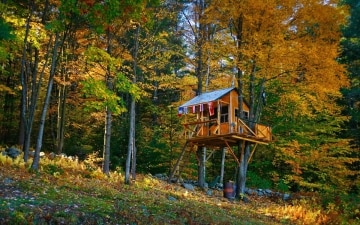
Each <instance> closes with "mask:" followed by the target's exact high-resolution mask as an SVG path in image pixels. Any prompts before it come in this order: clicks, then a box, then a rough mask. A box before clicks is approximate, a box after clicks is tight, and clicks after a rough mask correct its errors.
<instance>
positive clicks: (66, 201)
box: [0, 155, 331, 224]
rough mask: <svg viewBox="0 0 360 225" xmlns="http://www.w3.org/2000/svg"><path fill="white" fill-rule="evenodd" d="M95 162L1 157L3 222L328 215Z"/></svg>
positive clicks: (310, 220)
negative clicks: (133, 175) (109, 169)
mask: <svg viewBox="0 0 360 225" xmlns="http://www.w3.org/2000/svg"><path fill="white" fill-rule="evenodd" d="M94 165H95V164H94V163H92V162H91V161H85V162H82V163H80V162H76V161H72V160H69V159H63V158H60V159H56V160H49V159H47V158H45V159H42V166H41V170H40V171H38V172H31V171H28V169H27V168H28V167H29V166H28V165H26V164H24V163H22V162H21V160H20V159H18V160H15V161H13V160H12V159H10V158H7V157H5V156H2V155H1V156H0V224H314V223H320V222H324V223H326V221H328V220H329V219H331V218H330V217H329V215H325V214H322V211H321V210H318V209H316V208H314V207H313V208H307V207H310V203H311V202H307V201H305V200H304V201H296V202H294V201H293V202H292V203H291V202H283V201H282V200H280V199H268V198H260V197H255V196H249V199H250V202H248V203H244V202H239V201H233V202H231V201H229V200H227V199H225V198H223V194H222V192H221V191H219V190H212V194H211V195H208V194H207V193H206V192H205V191H203V190H200V189H197V190H195V191H193V192H191V191H187V190H186V189H184V188H183V187H181V186H180V185H179V184H169V183H167V182H165V181H161V180H158V179H156V178H154V177H152V176H151V175H139V176H138V178H137V180H136V181H133V182H132V184H131V185H125V184H124V183H123V180H124V179H123V176H122V175H121V174H120V173H117V172H113V173H112V174H111V176H110V177H109V178H108V177H105V176H104V175H103V174H102V173H101V171H100V170H99V169H96V168H95V167H94Z"/></svg>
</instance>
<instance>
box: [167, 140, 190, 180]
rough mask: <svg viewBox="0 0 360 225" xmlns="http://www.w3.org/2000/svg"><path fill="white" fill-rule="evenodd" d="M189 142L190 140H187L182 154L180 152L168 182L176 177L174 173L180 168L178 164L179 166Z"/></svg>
mask: <svg viewBox="0 0 360 225" xmlns="http://www.w3.org/2000/svg"><path fill="white" fill-rule="evenodd" d="M188 143H189V142H186V143H185V145H184V147H183V149H182V151H181V154H180V156H179V158H178V160H177V161H176V164H175V166H174V168H173V170H172V171H171V174H170V176H169V180H168V182H171V179H172V178H173V177H174V174H175V172H176V169H177V168H178V166H179V164H180V161H181V160H182V158H183V157H184V154H185V151H186V147H187V145H188Z"/></svg>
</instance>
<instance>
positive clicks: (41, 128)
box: [31, 33, 60, 171]
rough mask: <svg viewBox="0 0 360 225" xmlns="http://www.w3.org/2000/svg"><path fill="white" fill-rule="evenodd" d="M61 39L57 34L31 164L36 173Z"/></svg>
mask: <svg viewBox="0 0 360 225" xmlns="http://www.w3.org/2000/svg"><path fill="white" fill-rule="evenodd" d="M50 39H51V38H50ZM59 39H60V37H59V33H56V35H55V42H54V49H53V53H52V60H51V69H50V76H49V82H48V87H47V91H46V96H45V101H44V106H43V109H42V113H41V118H40V125H39V133H38V138H37V142H36V148H35V153H34V160H33V163H32V164H31V169H33V170H35V171H37V170H38V169H39V162H40V150H41V147H42V141H43V135H44V127H45V119H46V114H47V110H48V108H49V104H50V97H51V91H52V87H53V84H54V76H55V69H56V64H57V58H58V57H57V56H58V49H59V45H60V40H59Z"/></svg>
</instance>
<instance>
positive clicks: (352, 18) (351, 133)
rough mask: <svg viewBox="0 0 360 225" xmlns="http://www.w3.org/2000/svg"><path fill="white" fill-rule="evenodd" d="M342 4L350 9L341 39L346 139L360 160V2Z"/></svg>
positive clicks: (353, 166) (355, 178) (356, 188)
mask: <svg viewBox="0 0 360 225" xmlns="http://www.w3.org/2000/svg"><path fill="white" fill-rule="evenodd" d="M342 4H344V5H346V6H348V7H349V9H350V14H349V17H348V23H347V24H346V26H344V27H343V29H342V35H343V38H342V39H341V47H342V52H341V56H340V61H341V63H344V64H345V65H346V66H347V71H348V76H349V79H350V87H349V88H346V89H344V90H343V94H344V97H345V101H344V102H343V104H344V106H345V110H344V113H345V115H349V116H350V120H349V122H348V123H346V126H345V128H346V131H347V132H346V134H345V135H344V137H349V138H351V140H352V141H351V147H352V148H353V149H354V151H353V152H352V157H354V158H357V159H360V155H359V151H356V150H355V149H357V148H358V147H359V146H360V133H359V127H360V2H359V1H358V0H344V1H342ZM349 167H350V169H351V170H352V171H360V162H359V160H358V161H357V162H353V163H351V164H350V165H349ZM359 176H360V175H359V173H357V174H354V175H353V176H352V177H351V178H352V180H353V181H354V182H353V185H352V186H353V189H354V191H359V190H360V184H359V182H357V181H358V180H359Z"/></svg>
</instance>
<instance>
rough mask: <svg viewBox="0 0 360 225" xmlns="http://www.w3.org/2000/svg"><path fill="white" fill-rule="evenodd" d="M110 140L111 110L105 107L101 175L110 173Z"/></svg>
mask: <svg viewBox="0 0 360 225" xmlns="http://www.w3.org/2000/svg"><path fill="white" fill-rule="evenodd" d="M110 140H111V110H109V108H108V107H106V117H105V132H104V150H103V168H102V170H103V173H104V174H106V175H107V176H109V173H110Z"/></svg>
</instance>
